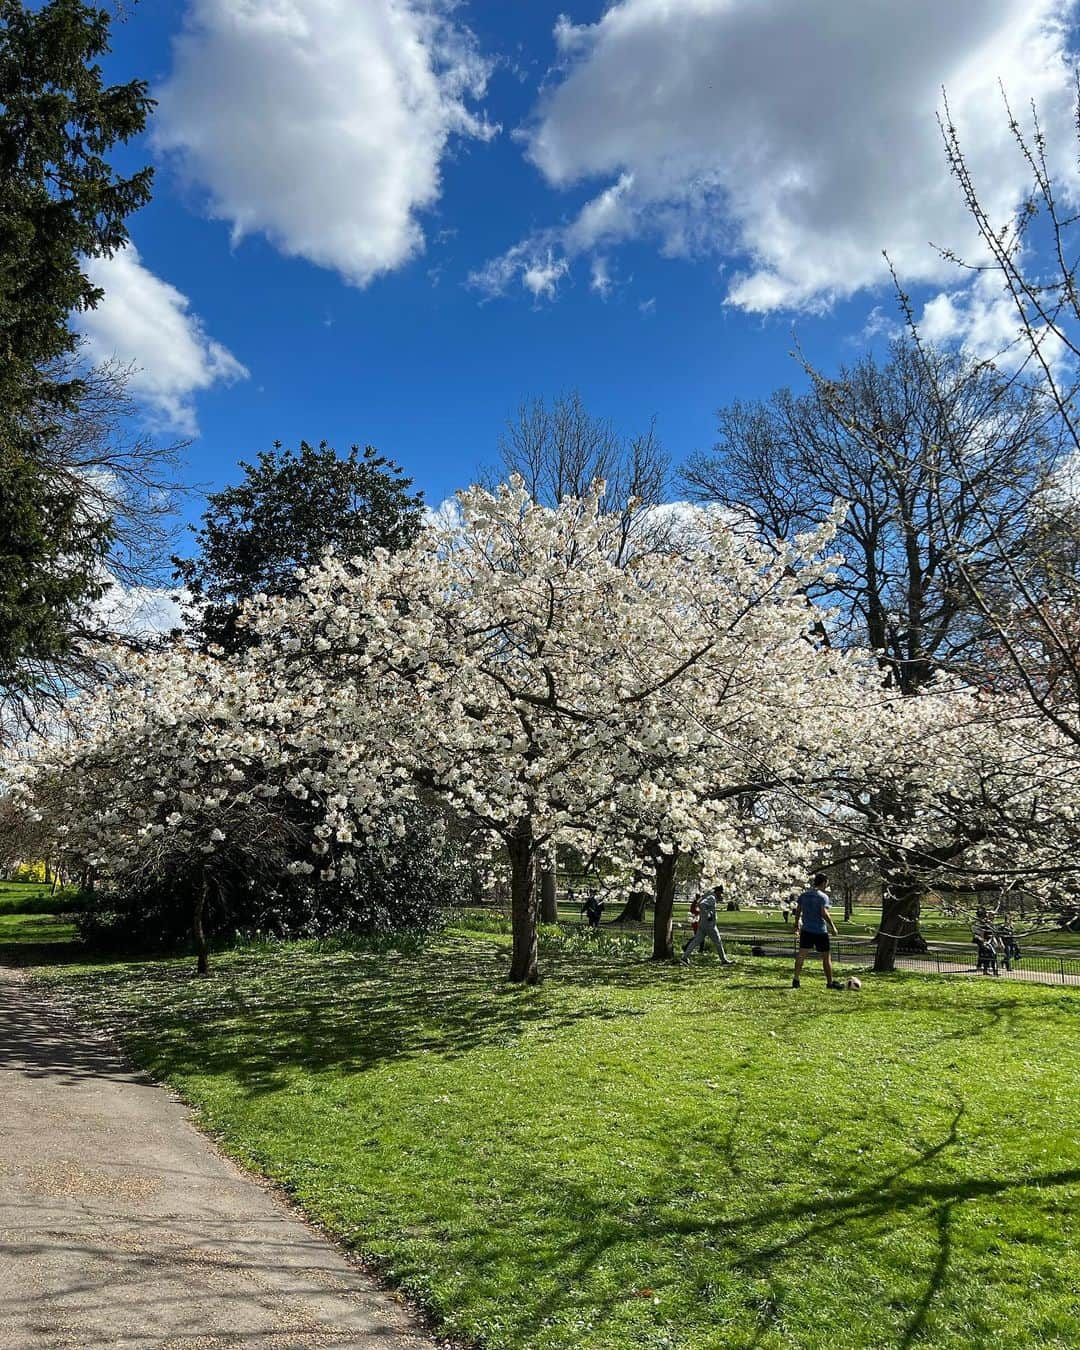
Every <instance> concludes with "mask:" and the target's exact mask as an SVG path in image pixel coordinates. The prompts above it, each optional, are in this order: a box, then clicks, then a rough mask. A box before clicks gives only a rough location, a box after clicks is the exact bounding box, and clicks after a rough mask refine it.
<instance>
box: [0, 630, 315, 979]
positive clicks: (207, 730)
mask: <svg viewBox="0 0 1080 1350" xmlns="http://www.w3.org/2000/svg"><path fill="white" fill-rule="evenodd" d="M116 668H117V678H116V680H115V681H114V683H112V684H111V685H109V686H107V687H104V688H102V689H100V690H99V691H97V692H96V693H95V694H94V695H92V696H89V697H87V698H86V699H83V700H80V701H78V703H77V705H76V706H75V708H73V709H72V714H71V723H70V725H69V727H68V728H67V729H66V730H65V732H64V733H62V734H59V735H56V736H54V737H53V738H52V739H51V740H50V741H48V742H46V743H44V744H42V745H41V746H40V748H39V750H38V752H37V754H36V755H35V757H34V758H33V760H31V761H30V762H28V763H26V764H24V765H22V766H16V767H15V768H14V769H13V770H12V771H11V772H10V774H9V777H11V778H13V779H14V781H15V786H16V798H17V799H20V798H21V799H22V800H26V801H29V802H31V803H32V804H33V805H34V806H35V807H36V810H37V813H38V814H39V815H42V816H44V817H46V818H47V820H48V822H49V824H50V832H51V834H52V836H53V838H54V840H55V842H56V847H57V848H58V850H60V851H62V853H63V855H64V857H65V858H66V859H67V860H69V862H70V863H71V864H73V865H74V866H77V867H80V868H81V867H88V868H92V869H93V871H94V872H95V873H97V874H98V875H100V876H102V877H103V878H106V879H108V880H109V881H111V882H112V883H113V884H120V885H124V886H137V885H140V884H141V885H143V886H148V885H152V884H153V883H154V882H156V881H159V880H160V879H161V878H163V877H168V878H170V879H172V880H173V881H174V882H176V883H179V884H183V885H185V886H186V887H187V889H188V890H189V893H190V895H191V903H192V911H191V917H192V932H193V935H194V937H195V943H196V948H197V951H198V968H199V971H200V973H205V971H206V969H207V946H206V936H205V931H204V923H203V920H204V915H205V911H206V905H207V901H208V899H209V897H210V895H211V894H212V893H213V891H214V889H215V888H216V887H219V886H220V885H221V884H222V883H223V882H224V880H225V878H226V877H227V876H229V875H230V874H235V873H236V872H238V871H239V872H242V873H244V874H247V875H255V876H264V877H267V878H272V877H274V876H275V875H278V874H280V873H283V872H285V870H286V869H287V868H288V867H290V866H292V867H296V866H298V864H296V863H290V860H289V859H290V854H289V844H290V843H291V842H292V840H291V834H290V827H289V824H288V821H287V818H286V817H285V815H284V814H283V813H282V812H281V811H280V809H278V806H277V801H278V799H279V798H280V796H281V795H282V794H283V793H284V792H286V791H288V788H289V786H290V783H291V782H292V781H294V775H295V768H294V757H295V749H294V746H293V744H292V743H291V742H290V740H289V736H288V732H287V730H286V728H291V730H292V732H293V734H294V735H295V732H296V729H297V727H298V726H299V725H300V722H299V720H298V718H297V716H296V710H295V709H289V710H287V711H288V716H283V715H282V713H283V711H284V710H282V709H280V708H276V707H274V706H272V705H270V704H268V703H266V702H263V701H261V700H260V699H259V698H258V692H257V690H255V689H254V688H253V686H252V685H251V683H250V681H249V680H248V679H246V678H244V675H245V672H243V671H242V670H241V669H240V667H239V666H238V665H236V664H229V663H227V662H224V661H221V660H217V659H215V658H214V657H213V656H210V655H203V654H200V653H196V652H192V651H190V650H187V649H185V648H182V647H177V648H172V649H169V650H159V651H154V652H150V653H142V654H132V653H125V652H118V653H117V655H116ZM299 866H303V867H306V868H307V869H308V871H311V870H313V867H312V865H311V864H309V863H303V864H299Z"/></svg>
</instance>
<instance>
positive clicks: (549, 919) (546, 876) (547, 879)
mask: <svg viewBox="0 0 1080 1350" xmlns="http://www.w3.org/2000/svg"><path fill="white" fill-rule="evenodd" d="M558 879H559V878H558V872H557V871H556V867H555V861H554V859H552V863H551V866H550V867H542V868H541V869H540V922H541V923H558V922H559V901H558V889H557V888H558Z"/></svg>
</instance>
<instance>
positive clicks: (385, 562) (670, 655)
mask: <svg viewBox="0 0 1080 1350" xmlns="http://www.w3.org/2000/svg"><path fill="white" fill-rule="evenodd" d="M601 492H602V485H599V486H598V487H597V489H595V490H594V491H593V492H592V493H591V494H590V495H589V496H587V497H585V498H582V499H572V500H564V501H562V502H560V503H558V504H557V505H556V506H554V507H545V506H540V505H538V504H537V503H536V502H535V501H534V500H533V499H532V498H531V496H530V495H529V493H528V492H527V491H526V490H525V488H524V486H523V485H522V483H521V481H520V480H514V481H512V482H511V483H510V484H509V485H505V486H502V487H500V488H499V489H498V490H497V491H495V492H488V491H485V490H483V489H480V488H474V489H471V490H469V491H468V492H465V493H462V494H460V496H459V505H460V517H461V518H460V521H455V522H453V523H449V524H443V525H440V526H434V527H431V528H429V529H428V530H427V531H425V534H424V535H423V537H422V538H421V540H420V541H419V543H418V544H417V545H416V547H414V548H413V549H411V550H407V551H404V552H401V553H398V554H395V555H389V554H387V553H385V552H382V551H377V552H376V554H375V556H374V557H373V558H372V559H370V560H359V559H353V560H345V559H339V558H335V557H328V558H326V559H325V560H324V562H323V563H322V565H321V566H320V567H318V568H314V569H310V570H309V571H307V572H305V574H304V576H303V578H302V584H301V589H300V592H299V594H298V595H297V596H295V597H291V598H280V597H279V598H268V599H266V600H265V601H263V602H262V603H261V604H260V605H257V606H256V607H255V608H254V609H253V611H252V612H251V614H250V616H249V622H250V623H251V624H252V626H253V627H254V628H255V629H256V631H257V633H258V636H259V638H260V642H259V644H258V645H257V647H256V649H255V652H256V655H255V656H254V657H253V658H252V659H253V660H255V659H257V660H263V661H265V662H267V663H268V664H267V666H266V670H265V673H264V676H263V678H264V679H265V680H266V682H267V685H268V686H270V687H273V688H275V689H278V690H291V691H294V692H293V693H292V694H291V697H292V698H293V700H294V702H296V703H297V705H302V706H305V707H307V708H311V707H313V706H314V703H315V701H318V703H319V705H320V727H321V731H320V734H322V735H327V736H329V737H330V738H331V739H332V740H333V742H334V744H336V745H337V746H338V747H339V748H340V750H339V755H338V757H337V761H336V766H335V767H334V768H333V769H332V770H330V772H331V774H333V773H336V774H337V777H338V783H337V786H336V790H335V791H334V792H332V793H330V794H329V795H328V797H327V802H328V811H327V817H326V822H325V826H324V828H325V838H324V839H323V840H322V845H325V849H326V854H327V855H328V859H329V860H328V862H327V866H328V868H329V870H330V871H331V872H332V873H334V874H336V871H337V868H338V867H339V866H345V867H348V866H349V865H350V864H349V860H348V858H347V856H346V857H344V858H343V860H342V861H341V862H340V863H339V862H338V861H337V856H338V853H339V851H340V850H339V848H338V846H339V845H346V846H347V845H348V844H349V843H350V842H351V841H352V839H353V836H354V831H355V830H357V829H359V830H361V831H363V830H365V829H366V828H368V827H369V825H370V822H371V821H372V819H374V818H375V817H377V816H378V815H380V814H382V813H384V812H386V811H387V810H388V809H389V810H391V811H392V809H393V806H394V803H395V802H400V801H401V800H403V799H404V797H405V796H406V795H407V793H408V792H409V791H410V790H411V791H416V790H417V789H420V788H422V789H424V790H426V791H429V792H433V793H435V794H437V795H439V796H440V797H442V798H443V799H444V800H445V801H446V802H447V803H448V805H449V806H450V807H451V808H452V809H453V810H454V811H456V812H457V813H459V814H461V815H463V816H466V817H469V818H471V819H472V820H474V821H476V822H478V823H479V824H480V825H482V826H484V827H485V828H486V829H487V830H489V831H490V832H491V833H493V834H494V835H495V836H497V837H498V838H499V839H500V840H501V841H502V843H503V845H504V847H505V850H506V854H507V857H508V861H509V864H510V876H511V908H512V915H513V939H514V941H513V955H512V960H511V968H510V978H511V980H513V981H517V982H526V983H531V982H535V981H536V980H537V979H538V978H539V967H538V961H537V942H536V918H537V914H536V888H535V884H534V883H535V872H536V867H537V862H538V858H539V856H540V854H541V852H542V851H544V850H546V849H547V848H548V846H549V845H550V844H551V842H552V841H553V840H554V839H555V838H556V836H557V835H559V834H566V833H568V832H579V833H586V834H598V835H601V836H604V835H609V834H610V835H616V834H618V833H619V829H618V826H619V822H620V821H623V820H625V819H626V817H627V815H628V814H634V813H635V812H637V811H638V809H639V807H640V804H641V802H642V801H643V800H644V799H647V798H650V797H653V796H654V795H655V797H656V799H657V800H658V801H662V802H663V803H664V804H665V807H664V809H665V813H666V814H665V829H666V830H667V833H668V838H667V839H666V840H658V847H662V846H663V845H664V844H665V843H666V844H670V845H671V846H672V847H679V848H685V847H687V846H692V845H693V844H694V842H695V841H696V840H697V839H699V838H701V837H703V834H702V830H703V826H707V823H708V817H709V813H710V811H712V810H713V809H714V807H713V805H712V804H711V803H712V802H714V801H719V800H720V799H721V795H720V794H718V793H717V790H716V781H715V777H714V769H715V756H714V755H713V751H712V744H713V743H714V742H716V741H718V740H719V739H720V733H719V728H720V727H721V726H722V725H723V726H726V727H727V728H728V731H729V732H730V733H731V734H734V729H735V728H736V727H737V726H738V725H739V724H740V722H743V723H745V725H746V728H749V727H750V726H751V725H752V724H755V723H754V719H755V718H758V719H759V720H760V718H762V717H767V716H769V715H770V709H771V708H774V707H775V706H776V705H777V704H778V703H779V702H782V701H783V700H784V699H788V700H791V701H794V702H795V703H796V704H798V703H799V702H800V700H802V699H803V698H804V696H805V693H806V684H805V680H804V679H803V678H801V677H797V678H795V679H794V680H791V681H789V680H788V679H787V675H788V674H789V673H790V672H792V671H793V670H795V671H797V670H798V668H799V665H800V661H802V662H803V663H804V664H805V663H806V662H807V661H809V659H810V648H809V646H808V644H807V641H806V634H807V631H808V629H809V627H810V626H812V622H813V619H814V617H815V616H814V615H813V613H812V612H810V610H809V607H808V605H807V601H806V599H805V594H804V591H805V586H806V582H807V579H808V576H809V574H810V573H811V572H812V571H815V570H816V571H821V570H824V569H825V568H826V567H827V564H826V563H825V562H824V561H822V560H820V559H819V558H818V554H819V552H820V550H821V548H822V546H823V545H824V543H825V542H826V540H827V538H828V536H829V533H830V532H831V529H832V522H827V523H826V524H825V525H824V526H823V527H822V529H820V530H818V531H816V532H814V533H812V534H807V535H806V536H803V537H801V538H799V539H797V540H795V541H794V542H792V543H790V544H781V545H778V546H772V547H765V546H762V545H758V544H755V543H754V542H753V541H748V540H747V539H745V538H743V537H740V536H738V535H737V534H736V533H734V532H733V531H732V530H731V528H730V526H729V525H728V524H727V523H726V522H725V520H724V519H723V518H722V517H720V516H719V515H717V514H716V513H706V512H703V513H701V516H700V520H699V522H698V525H699V528H698V529H697V531H696V532H695V538H696V541H697V542H696V544H695V546H694V547H692V548H683V549H680V551H678V552H671V553H667V554H656V553H653V554H648V555H645V556H642V557H640V558H638V559H636V560H634V561H633V562H632V563H631V564H628V565H623V564H622V562H621V561H620V540H621V533H620V531H621V519H620V517H619V516H618V515H616V514H606V513H604V512H603V511H602V510H601V508H600V493H601ZM766 689H768V691H769V697H767V698H766V697H764V695H765V691H766ZM796 720H797V719H796ZM796 720H793V719H790V718H789V719H788V720H787V722H786V723H785V724H784V725H786V726H787V727H788V730H789V734H790V733H791V731H792V729H793V728H794V726H795V725H796ZM800 729H801V728H800ZM740 734H745V736H746V744H747V747H748V753H752V754H753V753H757V751H756V749H755V744H754V738H753V735H751V734H749V732H748V731H747V732H746V733H740ZM710 737H711V738H712V740H710ZM786 757H787V759H788V760H795V759H797V758H798V753H797V748H796V746H795V745H792V746H791V747H790V748H789V749H788V751H787V756H786ZM738 781H739V782H741V781H742V780H741V779H739V780H738ZM729 785H730V783H729ZM714 851H715V845H714Z"/></svg>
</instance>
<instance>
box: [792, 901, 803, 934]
mask: <svg viewBox="0 0 1080 1350" xmlns="http://www.w3.org/2000/svg"><path fill="white" fill-rule="evenodd" d="M792 915H793V918H792V923H794V925H795V931H796V933H797V932H798V931H799V925H800V924H801V923H802V901H801V900H796V901H795V908H794V909H793V910H792Z"/></svg>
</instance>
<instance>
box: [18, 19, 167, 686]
mask: <svg viewBox="0 0 1080 1350" xmlns="http://www.w3.org/2000/svg"><path fill="white" fill-rule="evenodd" d="M108 38H109V14H108V11H107V10H104V9H99V8H97V7H95V6H92V5H85V4H82V3H79V0H50V3H48V4H45V5H42V6H38V7H31V6H28V5H24V4H21V3H17V0H0V539H2V540H3V547H2V551H0V633H2V634H3V638H2V642H0V685H2V686H3V687H4V688H6V689H7V690H12V689H14V690H15V691H16V693H18V692H21V691H23V690H24V689H25V688H26V687H28V686H29V685H32V683H33V681H34V674H33V670H32V669H31V670H29V671H28V670H27V668H26V663H29V665H30V667H31V668H33V667H34V666H35V664H36V663H38V662H44V661H48V660H50V659H54V658H55V657H57V656H62V655H64V654H65V652H66V650H67V648H68V645H69V642H70V627H71V620H72V616H73V614H74V612H75V611H76V610H77V609H78V607H79V606H80V605H81V604H82V603H84V602H86V601H89V600H93V599H94V598H95V597H96V596H97V594H99V593H100V584H99V580H98V573H99V563H100V560H101V558H102V556H103V555H104V553H105V551H106V549H107V546H108V542H109V536H110V526H109V522H108V521H104V520H99V519H94V520H88V519H87V518H86V517H85V514H84V513H83V512H82V511H81V510H80V500H81V499H80V498H79V497H78V496H77V494H75V493H74V492H72V491H71V490H70V489H69V488H63V487H58V486H57V485H56V483H55V482H54V481H53V479H52V478H51V476H50V474H49V473H48V471H47V469H46V468H45V465H46V463H47V457H43V456H42V454H41V453H40V452H41V448H42V445H43V443H45V442H47V441H48V438H49V436H50V431H51V418H52V416H53V415H55V414H56V413H57V412H58V411H59V410H60V409H63V408H71V407H74V406H75V405H77V404H78V401H79V397H80V393H81V389H82V385H81V382H80V381H79V379H78V378H77V377H75V376H74V375H73V374H72V372H71V370H70V367H69V366H67V365H65V363H64V362H63V360H62V358H64V357H65V356H68V355H69V354H70V353H71V352H73V351H74V349H75V345H76V342H77V339H76V336H75V334H74V333H73V332H72V330H71V329H70V328H69V326H68V318H69V315H70V314H71V312H72V311H73V310H79V309H90V308H93V307H94V305H96V304H97V302H98V301H99V300H100V298H101V294H102V293H101V291H100V290H99V289H98V288H97V287H96V286H94V285H93V284H92V283H91V281H90V279H89V277H88V276H87V275H86V272H85V271H84V270H83V268H84V263H85V259H86V258H93V257H99V256H101V255H107V254H111V253H113V252H115V250H116V249H118V248H120V247H121V246H122V245H123V243H124V241H125V240H126V238H127V232H126V229H125V224H124V222H125V220H126V218H127V216H128V215H130V213H131V212H132V211H135V210H137V209H138V208H139V207H140V206H142V205H143V204H144V203H145V202H146V201H148V200H149V197H150V180H151V175H152V170H150V169H143V170H141V171H139V172H138V173H135V174H133V175H131V176H130V177H126V178H125V177H121V176H119V175H117V174H116V173H114V171H113V169H112V167H111V166H110V164H109V162H108V160H107V158H106V156H107V155H108V152H109V151H110V150H111V149H112V148H113V147H114V146H115V145H116V144H117V143H120V142H124V141H127V140H129V139H130V138H131V137H132V136H135V135H137V134H138V133H139V132H140V131H142V129H143V127H144V126H145V124H146V118H147V114H148V112H149V109H150V107H151V106H152V101H151V100H150V98H149V97H148V94H147V86H146V84H145V83H144V82H143V81H141V80H134V81H132V82H131V83H129V84H126V85H118V86H107V85H105V84H104V83H103V81H102V74H101V68H100V66H99V65H98V64H97V58H98V57H100V56H101V55H102V54H103V53H104V52H105V51H107V50H108ZM58 370H59V371H60V373H59V374H58V373H57V372H58Z"/></svg>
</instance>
